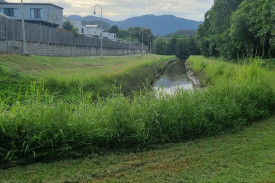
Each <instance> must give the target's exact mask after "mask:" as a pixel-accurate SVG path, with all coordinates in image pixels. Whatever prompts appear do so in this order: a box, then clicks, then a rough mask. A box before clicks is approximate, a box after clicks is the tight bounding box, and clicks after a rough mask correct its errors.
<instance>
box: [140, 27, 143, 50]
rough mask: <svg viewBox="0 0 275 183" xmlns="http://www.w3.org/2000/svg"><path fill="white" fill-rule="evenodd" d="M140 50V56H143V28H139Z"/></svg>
mask: <svg viewBox="0 0 275 183" xmlns="http://www.w3.org/2000/svg"><path fill="white" fill-rule="evenodd" d="M139 33H141V50H142V54H143V28H142V27H141V32H139Z"/></svg>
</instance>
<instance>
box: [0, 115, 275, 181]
mask: <svg viewBox="0 0 275 183" xmlns="http://www.w3.org/2000/svg"><path fill="white" fill-rule="evenodd" d="M274 132H275V117H272V118H270V119H267V120H263V121H259V122H257V123H254V124H253V125H251V126H249V127H247V128H245V129H242V130H241V131H240V132H238V133H232V134H222V135H218V136H215V137H210V138H201V139H196V140H191V141H187V142H183V143H179V144H165V145H162V146H160V145H159V146H152V147H150V148H148V149H146V150H143V151H141V152H140V151H138V152H136V151H124V152H119V153H118V152H107V153H104V154H96V153H94V154H89V155H87V156H85V157H79V158H71V159H66V160H59V161H55V162H48V163H35V164H31V165H27V166H17V167H12V168H9V169H5V170H0V182H20V183H30V182H41V183H46V182H104V183H108V182H148V180H150V182H151V183H159V182H166V183H174V182H184V183H186V182H232V181H234V183H244V182H262V183H263V182H265V183H273V182H274V180H275V175H274V173H273V171H274V163H275V159H274V146H275V141H274ZM236 167H238V168H236ZM259 172H260V173H259Z"/></svg>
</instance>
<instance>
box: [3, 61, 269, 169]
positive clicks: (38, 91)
mask: <svg viewBox="0 0 275 183" xmlns="http://www.w3.org/2000/svg"><path fill="white" fill-rule="evenodd" d="M217 71H219V70H217ZM215 76H219V77H221V78H223V79H221V80H220V81H218V80H213V79H212V81H213V86H210V87H209V88H207V89H204V90H198V91H194V92H188V91H181V92H179V93H178V94H177V95H176V96H174V97H168V96H161V97H158V98H159V99H157V98H156V97H155V96H154V94H150V93H149V94H147V95H142V94H139V95H135V96H134V97H133V98H129V97H124V96H123V95H122V94H117V92H113V94H112V95H111V96H109V97H107V98H101V97H98V99H97V100H96V101H94V100H92V99H91V98H92V97H91V94H89V93H84V92H82V91H83V90H82V88H80V90H79V92H78V93H77V94H76V93H72V94H71V95H69V96H68V100H67V101H64V100H59V99H56V98H55V96H53V95H51V94H49V93H48V91H47V90H45V89H44V88H43V87H39V86H35V85H33V86H32V87H31V88H30V89H29V92H28V93H26V94H24V95H25V97H24V98H25V99H26V100H23V101H17V102H14V103H13V104H12V105H10V104H7V103H6V101H5V99H4V100H3V99H2V100H1V103H0V113H1V116H0V136H1V139H0V147H1V148H0V159H1V163H2V165H3V164H4V163H10V162H20V161H23V162H30V161H34V160H43V159H47V160H49V159H54V158H60V157H64V156H68V155H69V156H76V155H83V154H87V153H91V152H98V151H104V150H106V149H118V148H140V147H146V146H148V145H152V144H161V143H167V142H180V141H183V140H187V139H193V138H197V137H202V136H210V135H214V134H218V133H221V132H231V131H235V130H238V129H240V128H242V127H243V126H244V125H247V124H250V123H251V122H253V121H256V120H259V119H262V118H265V117H266V116H268V115H269V114H270V112H271V110H272V107H274V92H273V91H272V88H271V87H270V85H269V83H267V82H266V81H265V80H264V77H265V73H264V71H263V70H262V69H261V68H260V67H258V66H257V64H256V63H253V64H250V65H244V66H241V67H240V69H239V70H236V72H234V74H229V75H228V74H227V72H214V76H213V78H215ZM224 78H226V79H224ZM118 90H119V89H118Z"/></svg>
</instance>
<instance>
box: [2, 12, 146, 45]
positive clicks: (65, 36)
mask: <svg viewBox="0 0 275 183" xmlns="http://www.w3.org/2000/svg"><path fill="white" fill-rule="evenodd" d="M25 30H26V31H25V32H26V41H29V42H38V43H52V44H62V45H73V46H90V47H100V39H98V38H94V37H87V36H83V35H77V36H75V35H74V34H72V33H66V32H60V31H58V30H57V29H56V28H54V27H49V26H45V25H38V24H32V23H26V22H25ZM22 37H23V36H22V23H21V22H20V21H16V20H11V19H8V18H6V17H4V16H1V15H0V39H2V40H15V41H22ZM102 45H103V47H104V48H116V49H129V43H122V42H119V41H111V40H109V39H103V40H102ZM146 48H147V47H146V46H144V49H146ZM130 49H135V50H141V49H142V48H141V44H139V43H130Z"/></svg>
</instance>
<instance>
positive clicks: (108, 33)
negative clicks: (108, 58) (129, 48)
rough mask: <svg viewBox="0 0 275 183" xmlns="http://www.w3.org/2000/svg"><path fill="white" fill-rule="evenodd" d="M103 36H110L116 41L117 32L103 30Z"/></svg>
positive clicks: (109, 37)
mask: <svg viewBox="0 0 275 183" xmlns="http://www.w3.org/2000/svg"><path fill="white" fill-rule="evenodd" d="M102 37H103V38H108V39H110V40H112V41H116V34H115V33H110V32H103V33H102Z"/></svg>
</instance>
